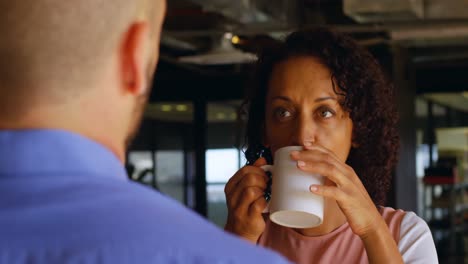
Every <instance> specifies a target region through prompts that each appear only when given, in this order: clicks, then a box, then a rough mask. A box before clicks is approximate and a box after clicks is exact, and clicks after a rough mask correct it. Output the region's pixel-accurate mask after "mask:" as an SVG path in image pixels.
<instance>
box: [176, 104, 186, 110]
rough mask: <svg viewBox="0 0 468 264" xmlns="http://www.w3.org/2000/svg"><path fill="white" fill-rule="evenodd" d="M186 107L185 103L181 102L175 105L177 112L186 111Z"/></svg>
mask: <svg viewBox="0 0 468 264" xmlns="http://www.w3.org/2000/svg"><path fill="white" fill-rule="evenodd" d="M187 109H188V107H187V106H186V105H183V104H179V105H176V110H177V111H179V112H185V111H187Z"/></svg>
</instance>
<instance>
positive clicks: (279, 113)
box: [275, 108, 292, 119]
mask: <svg viewBox="0 0 468 264" xmlns="http://www.w3.org/2000/svg"><path fill="white" fill-rule="evenodd" d="M275 116H276V117H277V118H278V119H287V118H289V117H291V116H292V114H291V112H289V111H288V110H286V109H284V108H278V109H276V110H275Z"/></svg>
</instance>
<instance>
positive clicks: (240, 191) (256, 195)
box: [224, 158, 268, 243]
mask: <svg viewBox="0 0 468 264" xmlns="http://www.w3.org/2000/svg"><path fill="white" fill-rule="evenodd" d="M263 165H266V161H265V159H264V158H260V159H258V160H257V161H256V162H255V163H254V164H253V166H245V167H243V168H241V169H240V170H239V171H237V172H236V174H234V176H232V177H231V179H229V181H228V183H227V184H226V187H225V188H224V193H225V194H226V201H227V206H228V219H227V223H226V226H225V228H224V229H225V230H226V231H228V232H231V233H234V234H236V235H238V236H241V237H243V238H245V239H247V240H249V241H252V242H253V243H257V241H258V239H259V238H260V236H261V234H262V233H263V231H264V230H265V220H264V219H263V216H262V211H263V210H264V209H265V207H266V206H267V202H266V201H265V198H264V192H265V189H266V188H267V182H268V176H267V175H266V173H265V171H263V169H261V168H260V166H263Z"/></svg>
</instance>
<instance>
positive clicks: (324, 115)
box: [319, 109, 335, 118]
mask: <svg viewBox="0 0 468 264" xmlns="http://www.w3.org/2000/svg"><path fill="white" fill-rule="evenodd" d="M319 114H320V117H322V118H330V117H332V116H333V115H334V114H335V113H334V112H333V111H331V110H329V109H322V110H320V112H319Z"/></svg>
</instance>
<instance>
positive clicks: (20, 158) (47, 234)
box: [0, 130, 285, 264]
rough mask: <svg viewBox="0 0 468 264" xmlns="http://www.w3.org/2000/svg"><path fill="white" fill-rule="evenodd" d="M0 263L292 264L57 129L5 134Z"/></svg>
mask: <svg viewBox="0 0 468 264" xmlns="http://www.w3.org/2000/svg"><path fill="white" fill-rule="evenodd" d="M0 263H2V264H3V263H8V264H16V263H18V264H19V263H47V264H51V263H61V264H62V263H112V264H118V263H132V264H139V263H256V264H258V263H285V261H284V260H283V259H282V258H280V257H279V256H277V255H276V254H274V253H271V252H269V251H267V250H264V249H261V248H258V247H256V246H255V245H251V244H249V243H247V242H244V241H242V240H241V239H239V238H236V237H234V236H231V235H229V234H226V233H225V232H223V231H222V230H220V229H219V228H217V227H216V226H214V225H213V224H211V223H209V222H207V221H206V220H204V219H203V218H201V217H200V216H198V215H197V214H196V213H194V212H192V211H191V210H189V209H186V208H185V207H184V206H182V205H180V204H179V203H178V202H176V201H174V200H171V199H169V198H167V197H165V196H163V195H161V194H160V193H158V192H156V191H154V190H152V189H150V188H147V187H145V186H142V185H140V184H138V183H134V182H132V181H130V180H128V179H127V176H126V172H125V170H124V167H123V166H122V164H121V163H120V162H119V160H118V159H117V158H116V156H115V155H114V154H113V153H111V152H110V151H109V150H108V149H106V148H105V147H103V146H101V145H100V144H98V143H96V142H93V141H91V140H89V139H86V138H84V137H82V136H79V135H76V134H73V133H69V132H65V131H58V130H19V131H0Z"/></svg>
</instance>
